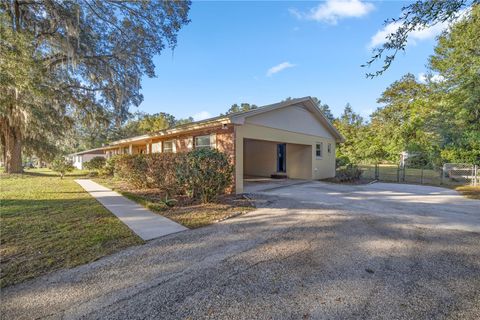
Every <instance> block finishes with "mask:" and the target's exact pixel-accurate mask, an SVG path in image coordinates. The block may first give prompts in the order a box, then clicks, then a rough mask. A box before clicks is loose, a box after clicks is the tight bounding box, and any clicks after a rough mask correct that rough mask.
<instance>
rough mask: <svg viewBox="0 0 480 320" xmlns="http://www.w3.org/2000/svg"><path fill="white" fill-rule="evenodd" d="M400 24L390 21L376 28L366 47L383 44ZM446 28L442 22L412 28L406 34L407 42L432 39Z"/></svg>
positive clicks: (446, 25) (445, 24)
mask: <svg viewBox="0 0 480 320" xmlns="http://www.w3.org/2000/svg"><path fill="white" fill-rule="evenodd" d="M400 26H401V23H400V22H392V23H389V24H387V25H386V26H384V27H383V29H381V30H378V31H377V33H375V34H374V35H373V36H372V38H371V39H370V43H369V44H368V48H370V49H372V48H374V47H377V46H380V45H382V44H384V43H385V42H386V41H387V36H389V35H390V34H392V33H395V32H396V31H397V29H398V28H400ZM446 28H448V23H447V22H442V23H438V24H436V25H434V26H431V27H427V28H422V29H417V30H414V31H412V32H410V34H409V35H408V40H409V43H410V44H416V43H417V41H422V40H427V39H433V38H435V37H436V36H438V35H440V34H441V33H442V32H443V31H444V30H445V29H446Z"/></svg>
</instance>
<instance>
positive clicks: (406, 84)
mask: <svg viewBox="0 0 480 320" xmlns="http://www.w3.org/2000/svg"><path fill="white" fill-rule="evenodd" d="M378 103H381V104H383V106H382V107H380V108H378V109H377V110H376V111H375V112H374V113H373V114H372V115H371V116H370V119H369V121H365V120H364V119H363V118H362V117H361V116H360V115H358V114H356V113H355V112H354V111H353V110H352V108H351V107H350V106H347V107H345V110H344V112H343V114H342V115H341V116H340V118H338V119H336V120H335V121H334V122H335V125H336V127H337V128H338V129H339V131H340V132H341V133H342V134H343V135H344V136H345V138H346V139H347V140H346V142H345V143H344V144H342V145H340V146H339V148H338V149H337V151H338V154H337V156H339V157H340V156H343V157H347V158H348V159H350V160H351V161H353V162H379V161H397V160H398V158H399V154H400V152H402V151H407V152H411V153H415V154H417V155H419V156H420V157H422V158H423V159H422V160H423V161H424V163H426V164H430V165H439V164H442V163H445V162H466V163H477V164H480V5H473V7H472V10H471V11H470V13H469V14H466V16H465V17H464V18H463V19H462V20H460V21H458V22H457V23H455V24H454V25H453V26H452V27H451V28H450V29H449V30H447V31H446V32H444V33H443V34H442V35H441V36H440V37H439V38H438V42H437V45H436V46H435V50H434V54H433V55H432V56H431V57H430V58H429V60H428V74H427V76H426V79H423V81H419V80H417V79H416V78H415V76H414V75H412V74H406V75H405V76H403V77H402V78H401V79H400V80H398V81H395V82H394V83H392V84H391V85H390V86H389V87H388V88H387V89H386V90H385V91H384V92H383V93H382V95H381V96H380V98H379V99H378Z"/></svg>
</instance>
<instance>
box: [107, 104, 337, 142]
mask: <svg viewBox="0 0 480 320" xmlns="http://www.w3.org/2000/svg"><path fill="white" fill-rule="evenodd" d="M293 105H303V106H304V107H306V108H307V109H308V110H309V111H310V112H311V113H312V114H313V115H315V116H316V117H317V119H318V120H319V121H320V122H321V123H322V124H323V125H324V126H325V128H326V129H327V130H328V131H329V132H330V133H331V134H332V136H333V137H334V138H335V141H337V142H343V141H345V139H344V138H343V136H342V135H341V134H340V132H338V131H337V129H336V128H335V127H334V126H333V124H332V123H331V122H330V121H329V120H328V119H327V118H326V117H325V115H324V114H323V112H322V111H320V109H319V108H318V107H317V104H316V103H315V101H313V99H312V98H311V97H310V96H308V97H303V98H296V99H290V100H286V101H282V102H278V103H273V104H269V105H266V106H262V107H259V108H257V109H252V110H248V111H239V112H234V113H230V114H226V115H220V116H216V117H213V118H208V119H204V120H200V121H194V122H189V123H185V124H181V125H178V126H174V127H171V128H168V129H164V130H160V131H157V132H152V133H147V134H143V135H140V136H135V137H131V138H125V139H121V140H117V141H113V142H111V143H110V144H109V145H108V146H114V145H118V144H122V143H126V142H135V141H141V140H145V139H149V138H154V137H160V136H164V135H169V134H174V133H177V132H182V131H187V130H194V129H196V128H202V127H207V126H210V125H216V124H217V125H218V124H222V123H233V124H243V123H244V121H245V118H247V117H251V116H254V115H258V114H262V113H266V112H270V111H273V110H278V109H281V108H285V107H289V106H293ZM108 146H106V147H108Z"/></svg>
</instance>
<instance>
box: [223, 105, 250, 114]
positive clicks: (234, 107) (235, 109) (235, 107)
mask: <svg viewBox="0 0 480 320" xmlns="http://www.w3.org/2000/svg"><path fill="white" fill-rule="evenodd" d="M257 108H258V107H257V106H256V105H254V104H250V103H241V104H240V105H238V104H236V103H235V104H232V106H231V107H230V109H228V110H227V112H226V113H225V114H231V113H235V112H242V111H249V110H253V109H257Z"/></svg>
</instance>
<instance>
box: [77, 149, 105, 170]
mask: <svg viewBox="0 0 480 320" xmlns="http://www.w3.org/2000/svg"><path fill="white" fill-rule="evenodd" d="M95 157H102V158H105V157H106V154H105V151H104V149H103V148H96V149H90V150H85V151H80V152H76V153H72V154H69V155H68V158H69V160H70V161H72V164H73V166H74V167H75V168H77V169H80V170H82V169H83V164H84V163H85V162H87V161H90V160H92V159H93V158H95Z"/></svg>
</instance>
